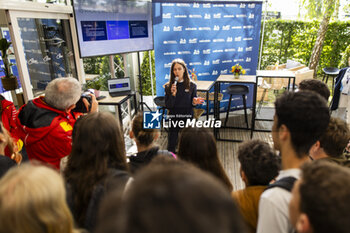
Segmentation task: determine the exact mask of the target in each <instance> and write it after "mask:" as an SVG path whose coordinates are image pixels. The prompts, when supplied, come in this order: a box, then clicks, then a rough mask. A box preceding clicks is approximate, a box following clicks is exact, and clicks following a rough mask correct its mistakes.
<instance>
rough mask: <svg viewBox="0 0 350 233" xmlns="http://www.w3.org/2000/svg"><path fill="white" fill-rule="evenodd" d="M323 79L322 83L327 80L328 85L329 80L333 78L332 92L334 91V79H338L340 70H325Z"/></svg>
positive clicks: (330, 68) (334, 68) (329, 68)
mask: <svg viewBox="0 0 350 233" xmlns="http://www.w3.org/2000/svg"><path fill="white" fill-rule="evenodd" d="M322 70H323V73H324V75H323V79H322V82H324V81H325V80H326V82H325V83H326V84H327V82H328V78H329V76H330V77H332V78H333V80H332V91H333V90H334V78H335V77H337V75H338V74H339V69H338V68H336V67H326V68H323V69H322Z"/></svg>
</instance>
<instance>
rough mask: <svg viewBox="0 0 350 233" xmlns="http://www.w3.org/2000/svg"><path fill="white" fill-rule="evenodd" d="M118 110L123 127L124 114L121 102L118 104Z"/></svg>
mask: <svg viewBox="0 0 350 233" xmlns="http://www.w3.org/2000/svg"><path fill="white" fill-rule="evenodd" d="M117 110H118V113H117V114H118V117H119V121H120V126H121V127H122V128H123V116H122V106H121V104H118V105H117Z"/></svg>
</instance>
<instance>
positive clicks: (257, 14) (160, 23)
mask: <svg viewBox="0 0 350 233" xmlns="http://www.w3.org/2000/svg"><path fill="white" fill-rule="evenodd" d="M261 10H262V2H261V1H252V2H247V1H244V2H237V1H234V2H229V1H225V2H219V1H215V2H213V1H210V2H209V1H197V2H193V1H181V2H177V3H176V2H169V1H168V2H165V1H160V0H153V32H154V50H155V66H156V77H157V81H156V83H157V95H158V96H163V95H164V88H163V85H164V84H165V83H166V82H168V81H169V77H170V65H171V61H172V60H173V59H175V58H181V59H183V60H184V61H185V62H186V64H187V66H188V69H189V70H193V71H194V72H195V73H196V75H197V77H198V80H205V81H215V80H216V79H217V78H218V77H219V76H220V75H221V74H232V73H231V67H232V66H233V65H235V64H237V63H239V64H240V65H241V66H242V67H243V68H244V69H245V70H246V71H247V74H249V75H255V72H256V67H257V63H258V52H259V39H260V25H261ZM226 86H227V85H222V86H221V90H222V93H224V100H223V101H222V102H221V105H222V106H221V108H220V109H221V111H223V110H225V108H226V107H225V106H227V101H228V97H227V95H226V94H225V89H226ZM248 86H249V88H250V90H251V91H250V95H249V96H248V100H247V104H248V106H251V105H252V94H253V91H252V90H253V89H252V88H253V85H248ZM212 91H213V90H212ZM231 105H232V108H237V107H240V106H241V105H242V101H241V100H238V101H237V100H236V101H233V102H232V104H231ZM212 111H213V109H211V112H212Z"/></svg>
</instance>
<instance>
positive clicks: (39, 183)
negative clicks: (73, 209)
mask: <svg viewBox="0 0 350 233" xmlns="http://www.w3.org/2000/svg"><path fill="white" fill-rule="evenodd" d="M0 216H1V217H0V226H1V227H0V233H5V232H6V233H73V232H77V231H75V230H73V218H72V214H71V213H70V210H69V208H68V206H67V202H66V192H65V187H64V183H63V180H62V178H61V177H60V175H59V174H58V173H57V172H56V171H54V170H52V169H51V168H48V167H45V166H39V165H30V164H24V165H22V166H20V167H16V168H13V169H11V170H10V171H8V172H7V173H6V175H5V176H4V177H3V178H2V179H1V180H0Z"/></svg>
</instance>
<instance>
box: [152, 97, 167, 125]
mask: <svg viewBox="0 0 350 233" xmlns="http://www.w3.org/2000/svg"><path fill="white" fill-rule="evenodd" d="M153 102H154V103H155V104H156V105H157V106H158V107H160V111H162V110H163V112H162V120H163V118H164V113H165V110H166V106H165V96H157V97H156V98H154V99H153Z"/></svg>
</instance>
